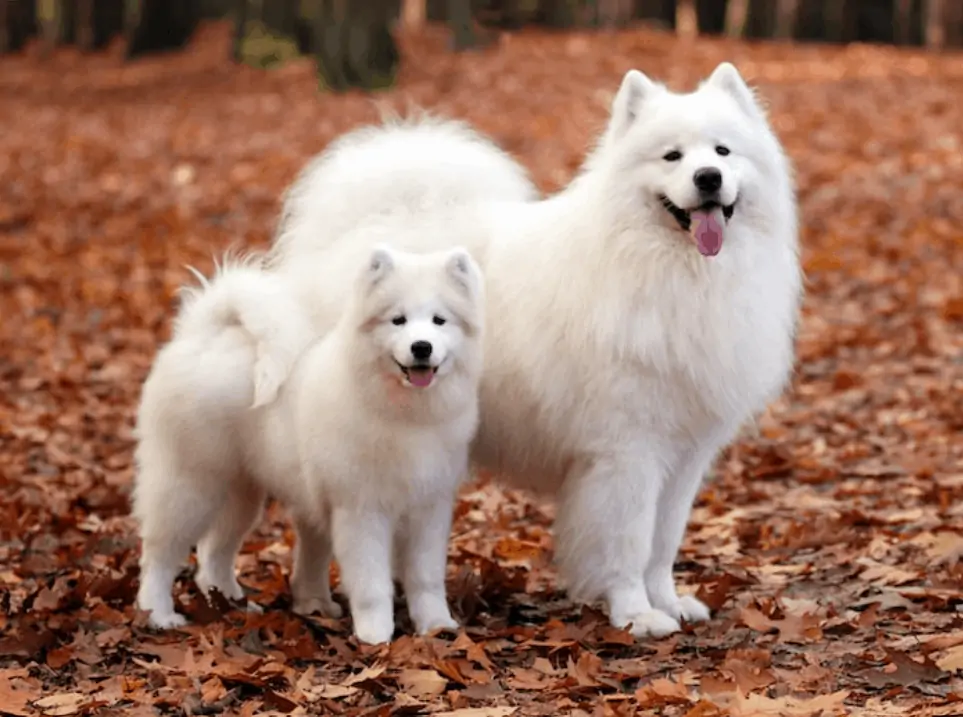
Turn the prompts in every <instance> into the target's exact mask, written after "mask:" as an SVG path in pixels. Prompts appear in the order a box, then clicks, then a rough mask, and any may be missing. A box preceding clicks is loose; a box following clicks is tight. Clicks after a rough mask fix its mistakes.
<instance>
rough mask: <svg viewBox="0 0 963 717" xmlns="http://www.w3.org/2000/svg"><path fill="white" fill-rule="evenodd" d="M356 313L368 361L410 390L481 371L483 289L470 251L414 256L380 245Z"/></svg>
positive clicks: (361, 279)
mask: <svg viewBox="0 0 963 717" xmlns="http://www.w3.org/2000/svg"><path fill="white" fill-rule="evenodd" d="M356 309H357V311H358V312H360V313H359V315H358V319H359V321H360V326H361V332H362V335H363V336H365V337H367V340H366V341H365V346H366V347H367V348H366V349H363V350H365V351H367V353H368V355H367V356H366V357H365V358H366V359H368V360H370V361H372V362H374V363H375V364H376V365H377V366H378V367H379V369H380V370H381V372H382V373H385V374H387V375H389V376H391V377H392V378H394V379H395V380H397V381H398V382H399V383H400V384H401V385H402V386H404V387H407V388H416V389H427V388H430V387H432V386H434V385H435V384H436V383H438V382H440V381H443V380H445V377H446V376H448V375H449V374H452V373H460V374H462V375H464V374H466V373H468V374H470V375H472V376H476V377H477V375H478V373H479V372H480V370H481V350H482V347H481V335H482V331H483V327H484V287H483V282H482V276H481V271H480V269H479V268H478V265H477V264H476V263H475V261H474V260H473V259H472V257H471V255H470V254H469V253H468V252H467V251H466V250H465V249H463V248H460V247H458V248H455V249H451V250H449V251H443V252H433V253H428V254H413V253H408V252H402V251H398V250H393V249H391V248H389V247H388V246H387V245H384V244H380V245H378V246H377V247H375V248H374V249H373V251H372V252H371V255H370V256H369V258H368V261H367V263H366V264H365V267H364V269H363V270H362V272H361V276H360V277H359V280H358V284H357V296H356Z"/></svg>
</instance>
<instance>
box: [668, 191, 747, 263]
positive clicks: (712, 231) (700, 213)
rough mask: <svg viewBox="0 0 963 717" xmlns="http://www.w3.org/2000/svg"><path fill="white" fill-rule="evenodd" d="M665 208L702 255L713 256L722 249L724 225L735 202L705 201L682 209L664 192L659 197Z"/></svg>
mask: <svg viewBox="0 0 963 717" xmlns="http://www.w3.org/2000/svg"><path fill="white" fill-rule="evenodd" d="M659 200H660V201H661V202H662V206H663V207H665V210H666V211H667V212H668V213H669V214H671V215H672V216H673V217H675V220H676V222H678V223H679V227H680V228H681V229H682V231H684V232H686V233H687V234H689V235H690V236H691V237H692V238H693V239H694V240H695V244H696V248H698V250H699V253H700V254H702V256H706V257H710V256H715V255H716V254H718V253H719V252H720V251H722V242H723V239H724V238H725V231H726V227H727V226H728V225H729V220H730V219H732V214H733V212H734V211H735V210H736V202H733V203H732V204H729V205H723V204H719V202H711V201H710V202H705V203H704V204H702V205H700V206H698V207H696V208H695V209H689V210H686V209H683V208H682V207H680V206H677V205H676V204H673V203H672V200H671V199H669V198H668V197H667V196H665V195H664V194H663V195H662V196H660V197H659Z"/></svg>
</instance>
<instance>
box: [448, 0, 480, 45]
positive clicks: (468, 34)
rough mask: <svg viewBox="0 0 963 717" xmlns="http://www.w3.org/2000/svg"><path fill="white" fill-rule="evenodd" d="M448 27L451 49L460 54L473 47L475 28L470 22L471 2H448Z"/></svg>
mask: <svg viewBox="0 0 963 717" xmlns="http://www.w3.org/2000/svg"><path fill="white" fill-rule="evenodd" d="M448 25H449V26H450V27H451V33H452V38H451V40H452V48H453V49H454V50H455V52H461V51H462V50H467V49H469V48H472V47H474V46H475V28H474V27H472V20H471V0H448Z"/></svg>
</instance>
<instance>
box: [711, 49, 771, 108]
mask: <svg viewBox="0 0 963 717" xmlns="http://www.w3.org/2000/svg"><path fill="white" fill-rule="evenodd" d="M704 86H705V87H713V88H715V89H717V90H720V91H721V92H725V93H726V94H727V95H729V96H730V97H731V98H732V99H734V100H735V101H736V104H737V105H739V109H741V110H742V111H743V112H745V113H746V114H747V115H749V116H750V117H754V118H762V117H763V111H762V108H761V107H760V106H759V102H758V101H757V100H756V95H755V93H754V92H753V91H752V88H751V87H749V85H748V84H746V81H745V80H744V79H742V75H741V74H739V70H737V69H736V66H735V65H733V64H732V63H731V62H722V63H720V64H719V66H718V67H716V69H715V70H713V71H712V74H711V75H709V78H708V79H707V80H706V81H705V83H704Z"/></svg>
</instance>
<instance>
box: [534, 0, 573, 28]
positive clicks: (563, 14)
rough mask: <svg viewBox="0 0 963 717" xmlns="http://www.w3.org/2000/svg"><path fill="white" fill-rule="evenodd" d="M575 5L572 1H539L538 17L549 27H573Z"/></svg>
mask: <svg viewBox="0 0 963 717" xmlns="http://www.w3.org/2000/svg"><path fill="white" fill-rule="evenodd" d="M575 11H576V3H575V2H572V0H539V3H538V15H539V16H540V17H541V19H542V22H544V23H545V24H546V25H548V26H549V27H557V28H566V27H572V26H573V25H575V20H576V13H575Z"/></svg>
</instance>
